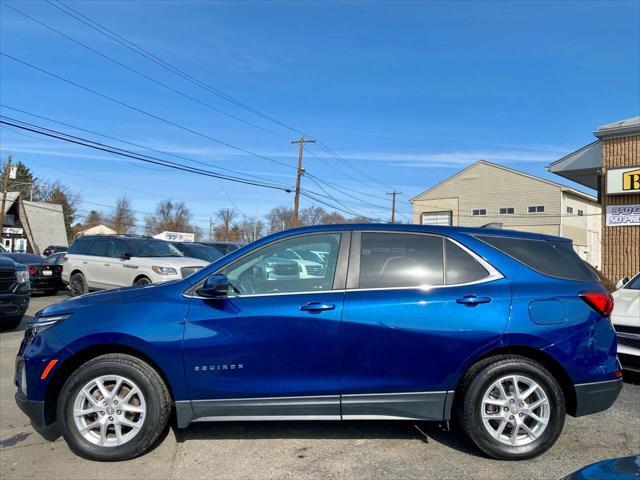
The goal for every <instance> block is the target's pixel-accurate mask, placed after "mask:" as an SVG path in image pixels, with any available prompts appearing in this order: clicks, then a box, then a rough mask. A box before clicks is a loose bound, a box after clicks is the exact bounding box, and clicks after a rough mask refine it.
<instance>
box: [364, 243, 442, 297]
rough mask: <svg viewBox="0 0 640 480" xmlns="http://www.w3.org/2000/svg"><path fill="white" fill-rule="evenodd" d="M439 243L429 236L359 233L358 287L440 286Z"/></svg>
mask: <svg viewBox="0 0 640 480" xmlns="http://www.w3.org/2000/svg"><path fill="white" fill-rule="evenodd" d="M442 243H443V242H442V238H441V237H438V236H433V235H416V234H410V233H373V232H371V233H369V232H363V233H362V237H361V242H360V281H359V287H360V288H393V287H417V286H422V285H442V284H443V283H444V262H443V255H442V253H443V247H442Z"/></svg>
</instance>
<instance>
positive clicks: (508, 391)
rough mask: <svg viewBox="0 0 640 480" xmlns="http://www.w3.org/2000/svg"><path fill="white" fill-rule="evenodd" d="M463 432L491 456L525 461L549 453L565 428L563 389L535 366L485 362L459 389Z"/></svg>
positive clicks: (516, 360) (507, 359) (519, 360)
mask: <svg viewBox="0 0 640 480" xmlns="http://www.w3.org/2000/svg"><path fill="white" fill-rule="evenodd" d="M461 394H462V399H461V404H460V407H459V410H458V414H459V420H460V424H461V426H462V428H463V429H464V431H465V432H466V434H467V435H468V436H469V438H471V440H472V441H473V442H474V443H475V444H476V445H477V446H478V447H479V448H480V449H481V450H482V451H483V452H485V453H486V454H487V455H489V456H491V457H493V458H497V459H500V460H524V459H527V458H532V457H535V456H538V455H540V454H542V453H543V452H545V451H546V450H548V449H549V448H551V446H552V445H553V444H554V443H555V442H556V440H557V439H558V437H559V436H560V433H561V432H562V428H563V426H564V420H565V414H566V407H565V400H564V395H563V393H562V389H561V388H560V385H559V384H558V382H557V381H556V380H555V378H554V377H553V376H552V375H551V373H549V371H548V370H547V369H546V368H544V367H543V366H542V365H540V364H539V363H537V362H534V361H532V360H530V359H528V358H524V357H517V356H501V357H494V358H490V359H487V360H485V361H483V362H480V363H479V364H478V365H476V366H475V367H473V368H472V369H471V370H470V371H469V372H468V373H467V375H466V376H465V380H464V381H463V384H462V386H461Z"/></svg>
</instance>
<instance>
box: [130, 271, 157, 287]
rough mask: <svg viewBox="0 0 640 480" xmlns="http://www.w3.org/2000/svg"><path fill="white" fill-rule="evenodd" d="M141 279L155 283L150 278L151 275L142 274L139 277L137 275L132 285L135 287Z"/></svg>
mask: <svg viewBox="0 0 640 480" xmlns="http://www.w3.org/2000/svg"><path fill="white" fill-rule="evenodd" d="M141 278H146V279H147V280H149V281H150V282H151V283H153V281H152V280H151V279H150V278H149V275H147V274H146V273H140V274H138V275H136V277H135V278H134V279H133V282H132V285H135V283H136V282H137V281H138V280H140V279H141Z"/></svg>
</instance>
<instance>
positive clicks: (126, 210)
mask: <svg viewBox="0 0 640 480" xmlns="http://www.w3.org/2000/svg"><path fill="white" fill-rule="evenodd" d="M135 223H136V215H135V213H134V211H133V209H132V208H131V201H130V200H129V199H128V198H127V196H126V195H123V196H122V197H120V198H118V199H117V200H116V206H115V210H114V212H113V214H112V215H109V217H108V218H107V225H108V226H109V227H111V228H112V229H114V230H115V231H116V233H117V234H118V235H122V234H125V233H129V232H131V230H132V229H133V227H134V226H135Z"/></svg>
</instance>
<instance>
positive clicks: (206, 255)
mask: <svg viewBox="0 0 640 480" xmlns="http://www.w3.org/2000/svg"><path fill="white" fill-rule="evenodd" d="M170 243H171V245H173V246H174V247H176V248H177V249H178V250H180V253H182V254H183V255H184V256H185V257H191V258H197V259H198V260H204V261H205V262H209V263H211V262H215V261H216V260H218V259H219V258H220V257H222V256H224V254H222V253H220V250H219V249H218V248H216V247H214V246H213V245H206V244H204V243H194V242H170Z"/></svg>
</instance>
